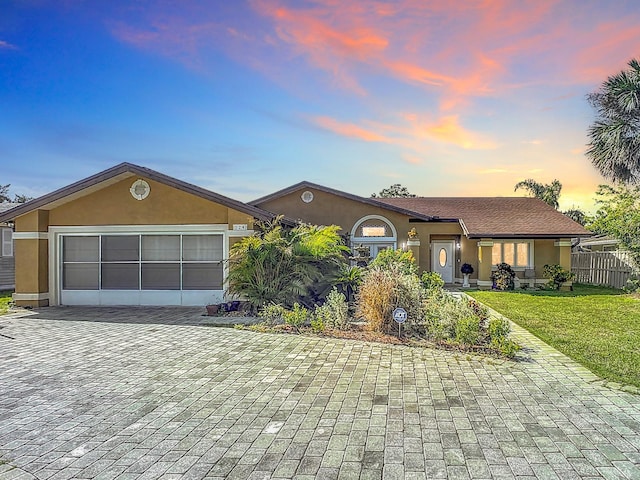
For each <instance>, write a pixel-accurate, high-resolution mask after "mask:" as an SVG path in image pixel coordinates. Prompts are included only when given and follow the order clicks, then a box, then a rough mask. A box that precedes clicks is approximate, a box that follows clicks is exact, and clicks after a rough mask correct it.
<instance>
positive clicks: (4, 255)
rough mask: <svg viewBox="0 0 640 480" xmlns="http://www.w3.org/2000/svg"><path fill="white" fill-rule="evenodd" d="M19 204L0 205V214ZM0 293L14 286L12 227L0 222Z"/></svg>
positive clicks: (3, 203) (9, 224) (4, 203)
mask: <svg viewBox="0 0 640 480" xmlns="http://www.w3.org/2000/svg"><path fill="white" fill-rule="evenodd" d="M18 205H20V204H19V203H12V202H2V203H0V214H1V213H2V212H6V211H7V210H10V209H12V208H14V207H16V206H18ZM0 242H1V244H0V291H2V290H13V289H14V288H15V285H16V275H15V262H14V258H13V225H12V224H11V223H9V222H0Z"/></svg>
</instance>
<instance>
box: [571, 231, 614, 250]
mask: <svg viewBox="0 0 640 480" xmlns="http://www.w3.org/2000/svg"><path fill="white" fill-rule="evenodd" d="M619 244H620V242H619V241H618V239H617V238H613V237H611V236H609V235H594V236H593V237H591V238H581V239H579V242H577V243H576V244H575V245H574V250H575V251H578V252H615V251H617V250H618V249H619V248H620V246H619Z"/></svg>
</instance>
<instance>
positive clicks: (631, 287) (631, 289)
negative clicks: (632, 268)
mask: <svg viewBox="0 0 640 480" xmlns="http://www.w3.org/2000/svg"><path fill="white" fill-rule="evenodd" d="M622 290H624V291H625V293H635V292H639V291H640V278H639V277H638V275H631V277H630V278H629V280H627V284H626V285H625V286H624V287H623V288H622Z"/></svg>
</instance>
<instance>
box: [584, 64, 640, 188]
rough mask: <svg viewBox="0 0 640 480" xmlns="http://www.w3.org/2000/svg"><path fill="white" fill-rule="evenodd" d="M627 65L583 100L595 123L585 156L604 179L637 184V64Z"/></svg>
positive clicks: (639, 103)
mask: <svg viewBox="0 0 640 480" xmlns="http://www.w3.org/2000/svg"><path fill="white" fill-rule="evenodd" d="M628 65H629V67H630V68H629V69H628V70H623V71H621V72H620V73H618V74H616V75H613V76H611V77H609V78H608V79H607V80H606V81H605V82H604V83H603V84H602V86H601V87H600V90H598V91H597V92H595V93H592V94H590V95H589V96H588V97H587V98H588V100H589V103H591V105H592V106H593V107H594V108H595V109H596V120H595V122H594V123H593V125H591V127H590V128H589V132H588V134H589V139H590V142H589V144H588V146H589V148H588V149H587V152H586V155H587V157H588V158H589V159H590V160H591V163H592V164H593V165H594V166H595V167H596V168H597V169H598V170H599V171H600V173H601V174H602V175H603V176H604V177H605V178H609V179H611V180H613V181H614V182H620V183H629V184H640V62H638V60H636V59H632V60H631V61H630V62H629V64H628Z"/></svg>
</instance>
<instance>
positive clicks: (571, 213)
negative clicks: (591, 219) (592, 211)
mask: <svg viewBox="0 0 640 480" xmlns="http://www.w3.org/2000/svg"><path fill="white" fill-rule="evenodd" d="M562 214H563V215H566V216H567V217H569V218H570V219H571V220H573V221H574V222H577V223H579V224H580V225H582V226H584V225H586V223H587V221H588V218H587V214H586V213H584V212H583V211H582V210H580V209H579V208H575V207H574V208H571V209H569V210H566V211H564V212H562Z"/></svg>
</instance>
